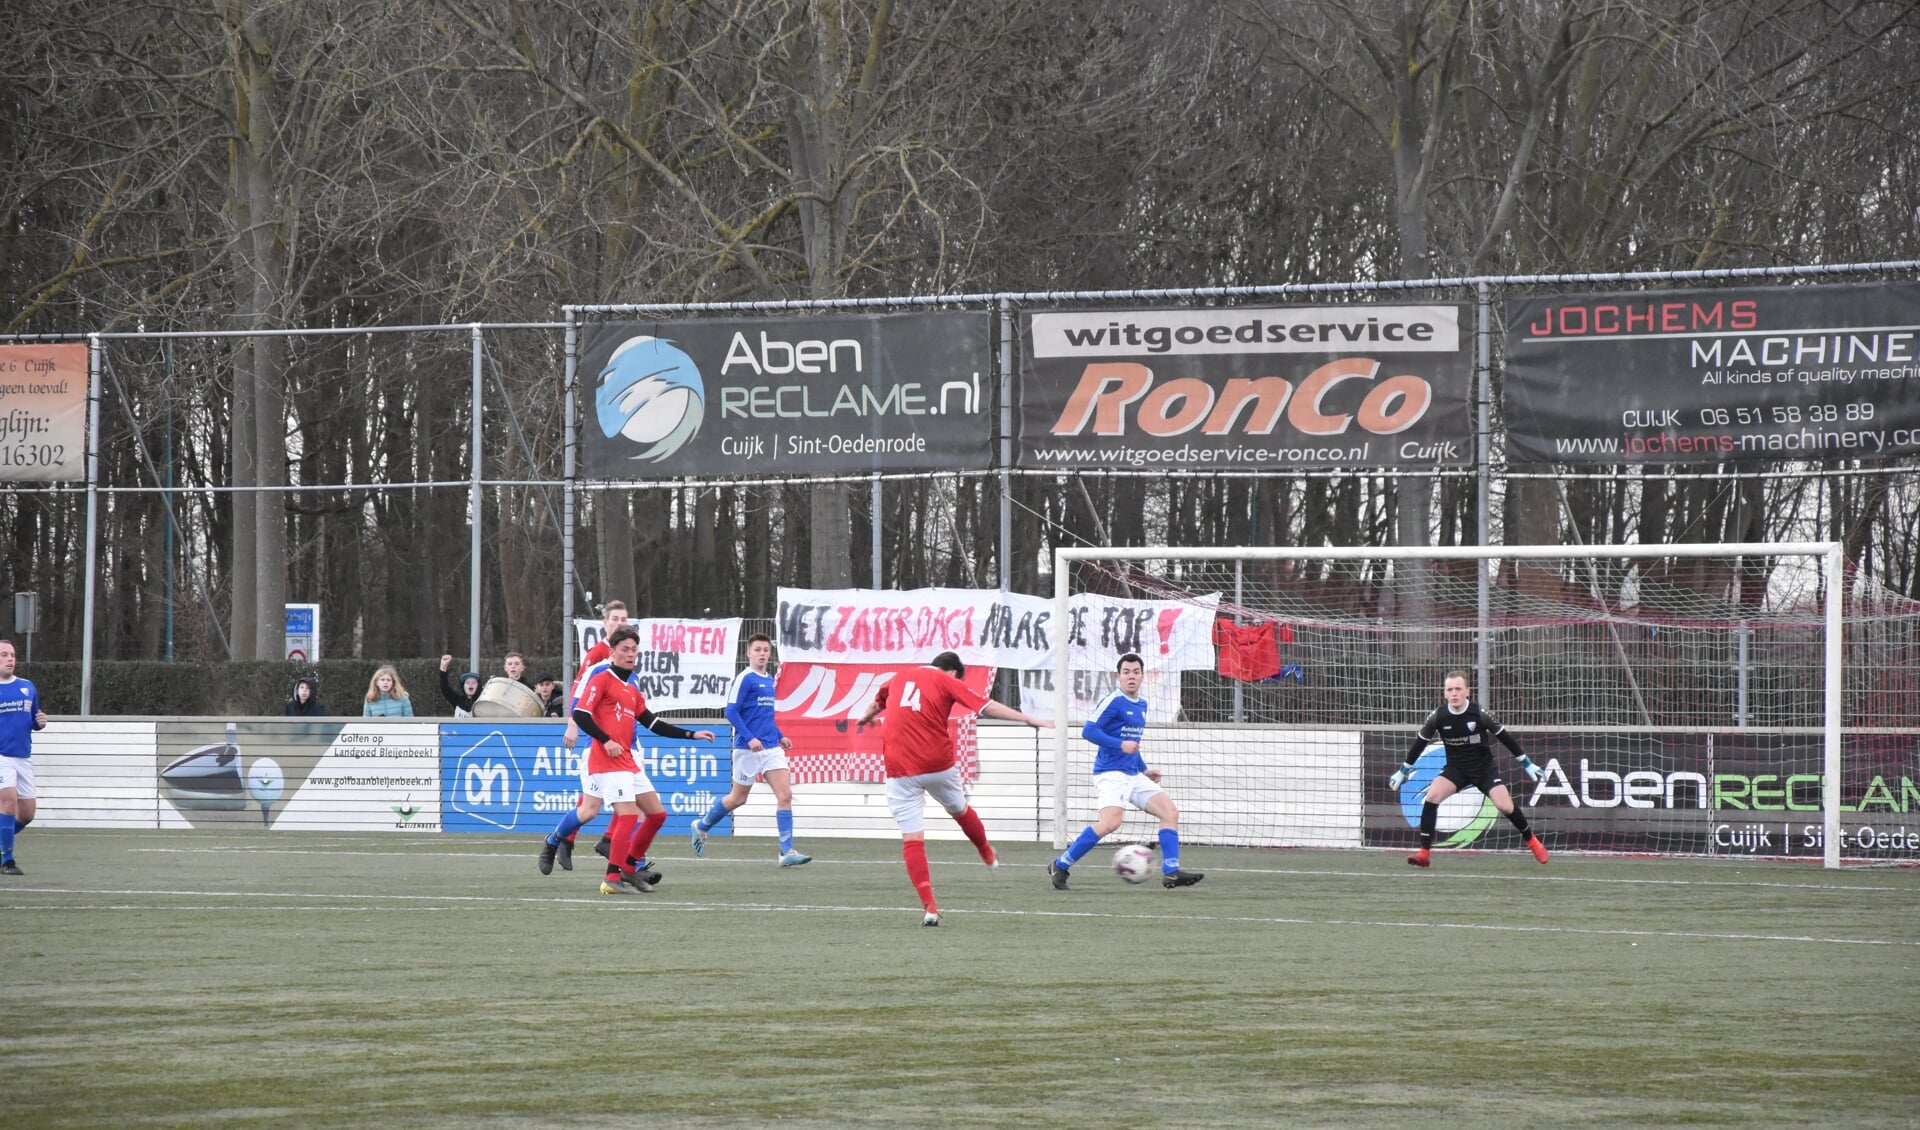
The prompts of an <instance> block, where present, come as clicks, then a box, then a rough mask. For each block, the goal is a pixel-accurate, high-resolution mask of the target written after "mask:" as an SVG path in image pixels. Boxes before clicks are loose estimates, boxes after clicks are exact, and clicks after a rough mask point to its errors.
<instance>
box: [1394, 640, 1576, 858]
mask: <svg viewBox="0 0 1920 1130" xmlns="http://www.w3.org/2000/svg"><path fill="white" fill-rule="evenodd" d="M1441 694H1442V695H1444V696H1445V697H1446V700H1447V701H1446V703H1445V704H1444V705H1442V706H1441V707H1440V708H1439V709H1437V710H1435V711H1434V712H1433V713H1432V714H1430V715H1428V716H1427V720H1426V722H1425V723H1423V724H1422V725H1421V727H1420V732H1419V734H1417V735H1415V736H1414V739H1413V747H1412V748H1411V749H1409V750H1407V760H1406V764H1404V765H1402V766H1400V768H1399V770H1398V771H1396V772H1395V773H1394V774H1393V776H1391V777H1389V778H1387V784H1388V785H1389V786H1391V787H1392V788H1393V790H1394V793H1395V795H1398V794H1399V791H1400V786H1401V785H1403V784H1405V783H1406V781H1407V778H1408V777H1410V776H1412V775H1413V763H1414V760H1415V759H1416V758H1418V757H1419V756H1420V751H1421V750H1424V749H1426V748H1427V747H1428V746H1430V745H1432V744H1433V743H1434V741H1435V740H1439V741H1441V742H1444V743H1445V744H1446V747H1447V765H1446V768H1444V769H1442V770H1440V775H1439V776H1438V777H1435V778H1434V779H1433V783H1432V784H1430V785H1428V786H1427V796H1426V803H1425V804H1423V805H1421V806H1420V850H1419V851H1416V852H1414V853H1413V854H1412V855H1410V856H1408V857H1407V862H1408V863H1411V864H1412V865H1413V866H1415V867H1427V866H1430V865H1431V864H1432V862H1433V829H1434V825H1435V823H1436V822H1438V820H1439V818H1440V802H1441V801H1443V800H1446V799H1447V798H1448V797H1450V796H1452V795H1453V794H1454V793H1457V792H1459V791H1460V790H1461V789H1464V788H1466V787H1467V786H1469V785H1471V786H1473V787H1474V788H1476V789H1479V790H1480V791H1481V792H1482V793H1485V794H1486V795H1487V798H1488V799H1489V800H1491V801H1493V806H1494V807H1495V808H1497V809H1499V810H1500V814H1501V815H1503V816H1505V817H1506V818H1507V819H1508V820H1511V821H1512V822H1513V826H1514V827H1515V828H1518V829H1520V834H1521V835H1522V836H1524V837H1526V841H1527V850H1528V851H1531V852H1532V853H1533V857H1534V858H1535V859H1537V860H1539V861H1540V862H1542V863H1545V862H1546V861H1547V846H1546V845H1545V844H1543V843H1541V842H1540V837H1538V836H1536V835H1534V834H1533V829H1532V828H1531V827H1530V826H1529V825H1528V823H1527V814H1526V813H1524V812H1522V811H1520V809H1519V806H1517V805H1515V804H1514V803H1513V794H1512V793H1510V792H1508V791H1507V786H1505V785H1503V784H1501V783H1500V774H1499V772H1498V771H1496V770H1495V769H1494V767H1493V749H1492V744H1491V743H1492V739H1494V738H1499V739H1500V742H1501V744H1503V745H1505V746H1506V747H1507V748H1508V749H1509V750H1511V751H1512V752H1513V756H1514V757H1515V758H1516V759H1517V760H1518V761H1519V762H1520V768H1522V769H1524V770H1526V773H1527V776H1528V777H1530V778H1532V779H1533V780H1535V781H1538V780H1539V779H1540V778H1541V777H1542V776H1544V775H1545V771H1544V770H1542V769H1541V768H1540V767H1539V766H1538V765H1535V764H1534V763H1533V759H1532V758H1530V757H1528V756H1527V755H1526V753H1525V752H1524V751H1523V750H1521V748H1520V743H1519V742H1517V741H1515V740H1513V735H1512V734H1509V733H1507V729H1506V727H1505V726H1502V725H1501V724H1500V723H1498V722H1496V721H1494V719H1493V716H1492V715H1490V714H1488V713H1487V712H1486V711H1484V710H1482V709H1480V704H1479V703H1477V702H1475V701H1473V699H1472V697H1471V696H1470V692H1469V691H1468V689H1467V673H1466V672H1465V671H1449V672H1447V678H1446V681H1445V682H1444V683H1443V684H1442V685H1441Z"/></svg>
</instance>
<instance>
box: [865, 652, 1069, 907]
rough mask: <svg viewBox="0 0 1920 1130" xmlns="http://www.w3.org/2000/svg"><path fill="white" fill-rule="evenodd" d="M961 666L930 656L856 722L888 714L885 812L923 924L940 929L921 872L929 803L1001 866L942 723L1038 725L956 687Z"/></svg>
mask: <svg viewBox="0 0 1920 1130" xmlns="http://www.w3.org/2000/svg"><path fill="white" fill-rule="evenodd" d="M966 673H967V665H966V664H964V663H962V662H960V657H959V656H958V655H955V654H954V653H953V652H951V651H943V652H941V653H940V654H939V655H936V656H934V657H933V662H932V663H930V664H928V665H927V666H925V667H908V668H905V669H904V670H902V671H900V672H899V673H898V674H897V675H895V676H894V677H893V679H892V681H890V682H888V683H887V684H886V685H884V686H882V687H881V688H880V693H879V694H877V695H875V696H874V699H873V702H872V703H870V704H869V705H868V706H867V711H866V713H865V714H862V715H861V716H860V724H861V725H862V726H864V725H867V724H868V723H870V722H872V721H873V720H874V718H876V717H878V716H879V715H880V714H881V713H883V712H884V713H885V714H886V716H887V717H886V722H885V729H883V730H882V731H881V733H880V743H881V748H882V750H884V752H885V754H886V761H887V807H888V808H889V809H891V810H892V812H893V820H894V823H896V824H898V825H900V841H901V843H900V854H901V856H902V857H903V858H904V859H905V860H906V863H907V877H908V878H909V879H912V880H913V889H914V890H916V891H918V892H919V893H920V905H922V906H923V907H925V908H926V914H925V915H924V916H923V917H922V918H921V919H920V923H921V925H923V926H938V925H940V907H939V905H938V904H936V903H935V902H934V899H933V876H932V875H931V874H930V873H929V872H928V870H927V832H926V820H925V813H926V806H927V797H929V796H931V797H933V799H934V800H936V801H939V802H940V807H942V808H944V809H946V810H947V815H949V816H952V817H953V821H954V823H956V824H958V825H960V830H961V831H962V832H965V833H966V834H967V839H969V840H971V841H973V846H974V847H975V848H976V849H977V850H978V851H979V852H980V861H981V862H982V863H985V864H986V865H987V866H988V867H998V866H1000V861H999V858H998V857H997V856H996V855H995V854H994V851H993V845H992V844H990V843H988V842H987V829H986V828H985V826H983V825H982V824H981V823H980V814H979V813H977V812H975V811H974V810H973V808H972V806H971V805H969V804H968V803H967V793H966V790H965V789H963V788H961V786H960V768H959V766H957V765H955V764H954V749H953V734H952V733H951V732H950V731H949V730H948V729H947V718H948V716H949V715H951V714H952V713H953V708H954V707H955V706H959V707H961V708H963V709H965V710H966V711H968V712H969V713H972V712H975V711H978V712H979V713H981V714H984V715H986V716H987V717H989V718H1004V719H1006V720H1007V721H1009V722H1025V723H1026V724H1027V725H1029V726H1032V727H1033V728H1035V729H1042V728H1043V725H1042V723H1041V722H1040V721H1039V720H1038V719H1036V718H1033V717H1030V716H1028V715H1026V714H1022V713H1020V712H1019V711H1018V710H1015V709H1013V708H1012V707H1011V706H1004V705H1002V704H1000V703H998V702H995V701H994V700H993V699H990V698H988V697H986V696H985V695H981V694H976V693H975V692H974V691H973V689H972V688H970V687H968V686H967V684H965V683H963V682H961V681H960V679H961V677H962V676H964V675H965V674H966Z"/></svg>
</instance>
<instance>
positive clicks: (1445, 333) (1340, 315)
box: [1015, 305, 1474, 473]
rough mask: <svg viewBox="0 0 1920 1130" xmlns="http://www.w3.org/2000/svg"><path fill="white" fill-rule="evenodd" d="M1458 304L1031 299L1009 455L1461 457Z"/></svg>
mask: <svg viewBox="0 0 1920 1130" xmlns="http://www.w3.org/2000/svg"><path fill="white" fill-rule="evenodd" d="M1463 309H1464V308H1463V307H1460V306H1451V305H1440V306H1386V305H1365V306H1361V305H1356V306H1332V307H1280V308H1261V309H1254V308H1238V309H1197V310H1110V311H1085V312H1073V313H1045V314H1030V315H1027V316H1026V317H1025V318H1024V319H1023V320H1022V321H1021V332H1022V334H1023V335H1024V336H1023V349H1022V357H1023V371H1022V372H1021V375H1020V393H1019V400H1020V411H1019V442H1018V444H1017V448H1016V450H1017V454H1016V456H1015V461H1016V462H1017V463H1018V465H1020V466H1022V467H1037V468H1042V469H1045V468H1050V467H1051V468H1059V469H1062V470H1066V469H1072V468H1105V469H1121V468H1127V469H1132V468H1147V469H1152V468H1156V467H1195V468H1208V469H1220V470H1229V469H1233V470H1239V469H1252V470H1267V471H1274V472H1277V473H1285V472H1288V471H1291V470H1294V469H1296V468H1302V467H1396V468H1418V467H1441V466H1459V465H1464V464H1467V463H1469V462H1471V461H1472V458H1473V450H1474V445H1473V421H1472V413H1471V403H1472V396H1471V392H1472V377H1473V364H1472V356H1471V351H1470V349H1469V347H1468V344H1467V342H1466V341H1465V340H1464V335H1463V334H1462V333H1461V331H1460V326H1461V322H1462V318H1463Z"/></svg>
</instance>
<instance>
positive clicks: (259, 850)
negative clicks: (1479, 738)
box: [127, 846, 1920, 895]
mask: <svg viewBox="0 0 1920 1130" xmlns="http://www.w3.org/2000/svg"><path fill="white" fill-rule="evenodd" d="M127 851H128V852H129V853H145V854H158V855H323V856H342V857H361V856H364V857H373V858H392V857H403V858H409V859H418V858H420V855H421V853H420V852H407V851H390V850H389V851H364V850H360V851H355V850H346V849H340V850H320V849H315V848H267V847H244V846H234V847H227V846H219V847H192V848H181V847H136V848H128V849H127ZM432 854H433V857H434V858H436V859H438V858H446V859H522V858H524V859H531V858H533V854H534V853H532V852H526V851H513V852H500V851H447V850H440V851H436V852H433V853H432ZM648 858H649V859H650V860H653V861H655V862H664V863H672V864H675V865H678V864H682V863H684V864H687V865H689V866H695V865H697V866H701V867H707V866H724V865H727V864H747V865H751V866H756V867H758V866H764V865H765V861H764V860H761V859H737V858H733V859H730V858H725V857H717V856H707V857H705V858H702V859H696V858H694V857H693V856H690V855H649V856H648ZM1049 858H1052V857H1049ZM813 862H814V863H816V864H828V865H830V866H837V867H847V866H855V867H898V866H899V865H900V861H899V860H898V859H831V858H827V859H822V858H821V857H819V856H815V857H814V859H813ZM929 862H930V863H932V865H933V866H935V867H979V866H980V862H979V861H978V860H973V859H964V860H930V861H929ZM810 866H811V865H810ZM1025 866H1032V867H1044V866H1046V862H1045V861H1044V860H1042V861H1040V862H1031V861H1030V862H1028V863H1011V862H1009V861H1007V860H1006V859H1005V858H1002V859H1001V861H1000V868H1001V870H1003V871H1004V870H1017V869H1018V868H1020V867H1025ZM1096 869H1097V868H1096ZM1206 869H1207V870H1208V871H1217V872H1219V873H1221V874H1223V875H1284V876H1288V877H1290V878H1304V879H1314V878H1331V879H1380V878H1385V877H1387V876H1394V877H1396V881H1399V880H1402V879H1403V880H1405V881H1407V882H1421V883H1433V882H1453V881H1461V882H1490V883H1592V884H1602V885H1606V884H1617V885H1622V886H1647V887H1737V888H1743V889H1744V888H1750V887H1751V888H1770V889H1776V890H1791V891H1880V892H1886V893H1892V894H1912V895H1920V884H1917V885H1914V886H1905V887H1902V886H1879V885H1869V884H1865V883H1786V882H1780V881H1778V880H1774V879H1745V880H1743V879H1642V878H1632V877H1610V876H1603V875H1551V874H1541V873H1539V872H1537V871H1515V872H1512V873H1502V874H1481V873H1466V874H1463V873H1460V872H1439V871H1428V872H1423V873H1418V874H1415V873H1408V872H1398V871H1389V872H1387V873H1385V875H1383V874H1382V873H1381V872H1378V871H1321V870H1316V869H1314V868H1308V867H1226V866H1221V865H1218V864H1210V865H1209V866H1208V867H1207V868H1206ZM1076 873H1077V872H1076Z"/></svg>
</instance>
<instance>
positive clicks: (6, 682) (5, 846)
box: [0, 640, 47, 875]
mask: <svg viewBox="0 0 1920 1130" xmlns="http://www.w3.org/2000/svg"><path fill="white" fill-rule="evenodd" d="M18 662H19V660H18V658H17V657H16V655H15V654H14V650H13V641H12V640H0V875H20V874H24V872H22V871H21V870H20V865H19V864H18V863H15V862H14V861H13V837H14V834H15V833H16V832H18V831H19V830H20V829H22V828H24V827H26V826H27V825H28V824H30V823H32V822H33V812H34V808H35V807H36V806H37V800H36V798H37V797H38V796H39V793H38V792H36V791H35V789H34V787H33V732H34V731H35V730H44V729H46V728H47V715H46V712H45V711H43V710H41V709H40V690H39V688H37V687H35V686H34V685H33V684H32V683H30V682H28V681H27V680H25V679H16V678H14V675H13V669H14V667H15V666H16V665H17V664H18Z"/></svg>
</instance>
